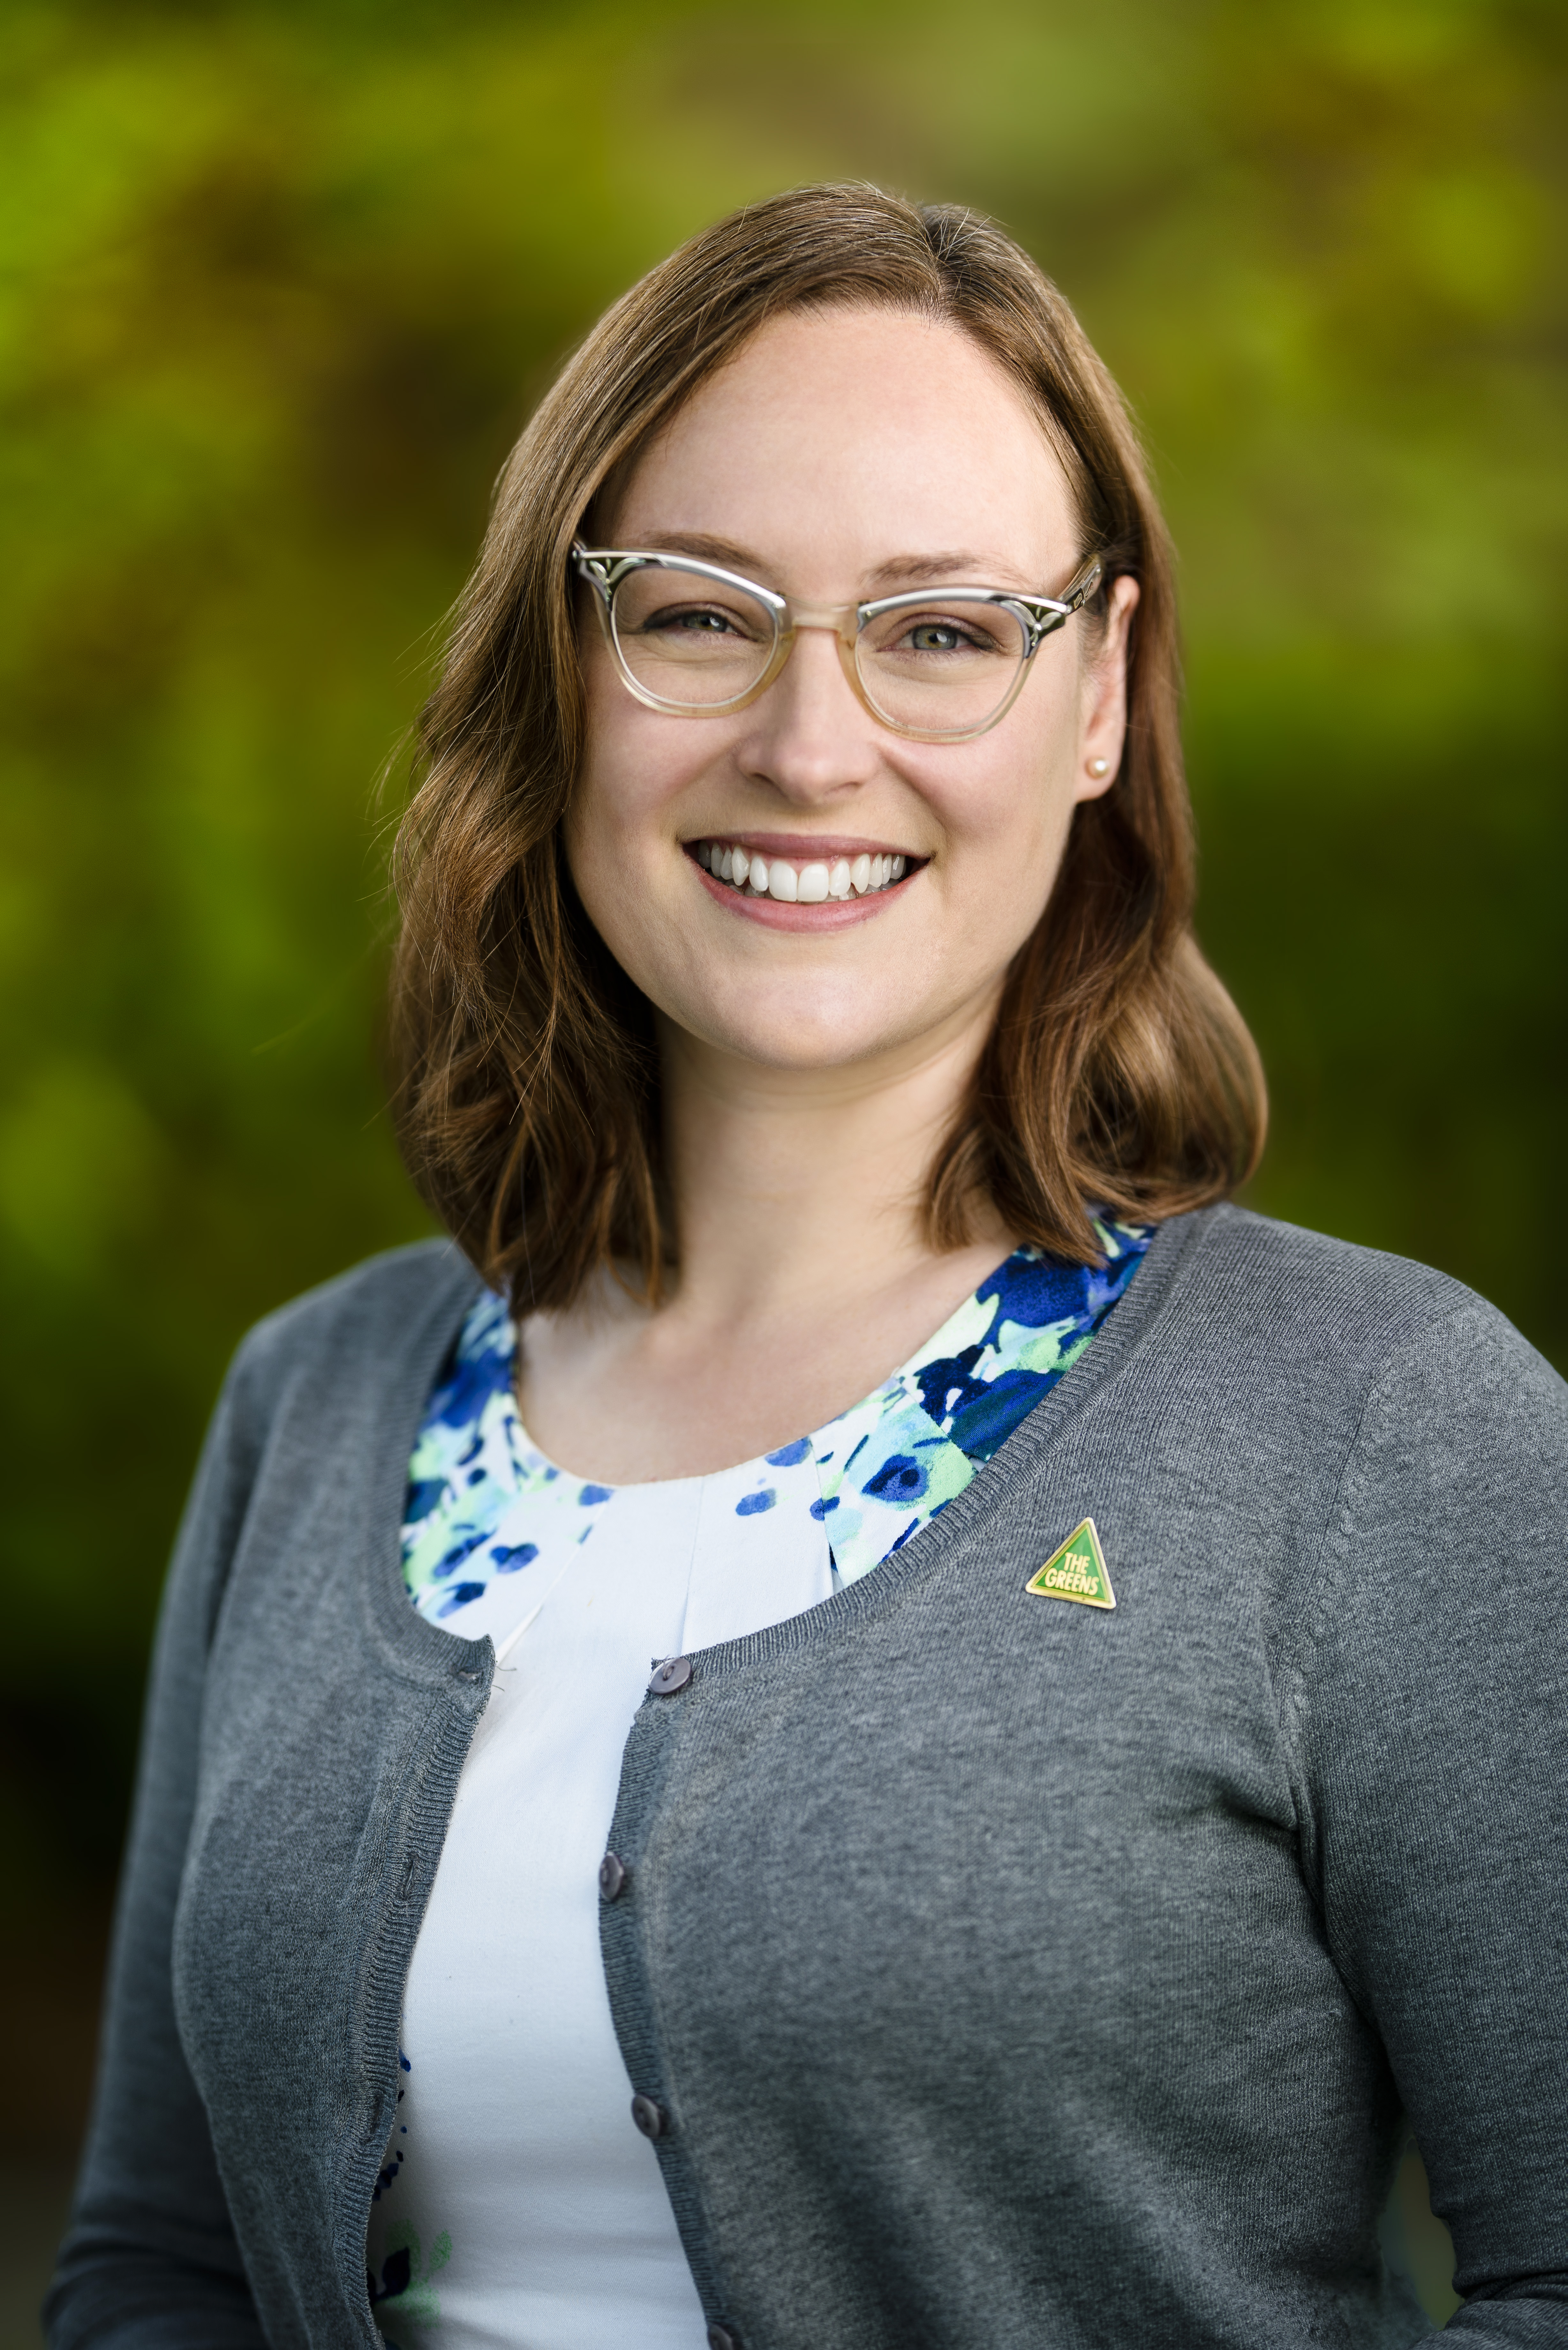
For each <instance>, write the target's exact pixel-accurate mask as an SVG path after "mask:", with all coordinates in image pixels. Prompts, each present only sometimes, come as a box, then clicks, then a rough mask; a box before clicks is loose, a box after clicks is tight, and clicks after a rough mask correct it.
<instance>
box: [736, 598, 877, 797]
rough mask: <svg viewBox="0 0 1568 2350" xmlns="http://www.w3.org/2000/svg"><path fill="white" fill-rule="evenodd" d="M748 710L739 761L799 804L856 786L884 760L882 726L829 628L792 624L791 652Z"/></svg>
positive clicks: (747, 772)
mask: <svg viewBox="0 0 1568 2350" xmlns="http://www.w3.org/2000/svg"><path fill="white" fill-rule="evenodd" d="M745 715H746V717H747V718H748V719H749V720H750V721H751V724H750V725H749V726H748V728H747V730H746V733H745V734H744V736H743V737H742V741H741V743H740V745H739V755H740V760H741V764H742V767H743V768H744V770H745V772H746V774H747V775H754V776H756V777H758V778H759V779H760V780H762V781H763V782H766V783H770V784H772V785H773V786H774V790H775V791H778V792H780V793H782V794H783V795H784V798H785V799H787V800H790V801H792V802H794V804H795V805H796V806H812V805H815V804H816V803H818V802H820V801H824V800H830V799H832V798H834V797H835V796H836V795H837V794H838V793H840V792H845V791H853V790H855V789H856V788H857V786H858V785H861V784H866V783H869V782H870V780H871V778H872V776H873V775H876V773H877V769H878V767H879V766H880V765H881V764H882V757H883V752H882V745H881V743H879V741H878V740H877V736H878V733H879V732H880V730H879V729H878V727H877V723H876V721H875V719H873V718H872V716H871V714H870V712H868V711H867V710H866V709H865V708H864V707H863V706H862V704H861V703H860V702H859V701H858V700H857V697H856V694H855V691H854V689H853V687H852V686H851V685H850V682H849V680H848V678H847V677H846V674H845V670H844V661H843V657H842V655H841V653H840V650H839V640H838V637H837V634H836V631H835V630H834V629H832V628H829V627H826V626H823V625H821V624H809V623H808V624H807V625H805V626H804V627H802V626H799V625H798V624H797V629H796V634H795V639H794V648H793V650H792V651H791V653H790V657H789V659H788V660H787V661H786V662H785V663H784V668H783V670H782V671H780V673H779V675H778V676H777V677H775V678H774V681H773V683H772V685H770V686H769V688H768V690H767V691H766V692H765V693H764V694H763V696H762V698H761V699H760V700H759V701H757V702H753V705H752V707H751V709H750V710H749V711H747V712H746V713H745Z"/></svg>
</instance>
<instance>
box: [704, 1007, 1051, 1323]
mask: <svg viewBox="0 0 1568 2350" xmlns="http://www.w3.org/2000/svg"><path fill="white" fill-rule="evenodd" d="M993 1011H994V1006H993V1005H992V1003H991V1002H989V1001H987V1002H986V1003H983V1004H981V1005H980V1006H978V1007H977V1006H972V1005H971V1006H966V1007H965V1009H964V1011H963V1013H962V1014H960V1015H959V1016H958V1017H956V1018H955V1019H954V1020H953V1021H952V1022H951V1023H950V1024H949V1025H948V1026H947V1027H946V1028H945V1029H943V1030H942V1031H940V1032H939V1033H938V1034H937V1035H929V1036H925V1037H922V1038H921V1039H920V1040H919V1044H918V1045H914V1046H911V1047H909V1048H908V1049H907V1050H904V1051H901V1052H898V1051H896V1052H893V1053H890V1054H888V1055H880V1056H878V1058H877V1062H876V1063H875V1064H870V1065H867V1064H859V1065H857V1066H853V1067H849V1068H839V1069H821V1070H816V1069H814V1070H801V1069H778V1068H767V1067H763V1066H759V1065H758V1064H756V1063H754V1062H749V1061H744V1060H742V1059H740V1058H739V1057H738V1056H736V1055H732V1054H729V1053H726V1052H724V1051H723V1050H722V1049H721V1048H719V1047H716V1046H712V1045H707V1044H704V1043H703V1042H701V1040H699V1039H697V1038H694V1037H692V1036H691V1035H689V1034H688V1033H687V1032H685V1031H684V1030H680V1029H677V1028H675V1027H673V1026H672V1025H670V1024H668V1023H661V1033H660V1053H661V1062H662V1072H663V1088H664V1121H665V1149H666V1153H667V1163H668V1165H669V1168H670V1180H671V1187H672V1190H673V1192H674V1197H675V1203H676V1221H677V1239H678V1243H679V1247H680V1280H679V1285H678V1290H677V1295H676V1311H677V1313H678V1315H679V1318H680V1321H681V1322H683V1323H686V1324H687V1325H688V1326H691V1325H693V1324H695V1325H709V1324H711V1325H713V1326H717V1327H720V1328H722V1329H724V1330H726V1331H730V1332H733V1331H734V1330H735V1329H736V1328H737V1326H740V1325H742V1324H750V1325H751V1326H753V1327H756V1326H758V1325H763V1326H766V1325H769V1324H776V1323H777V1322H779V1321H780V1320H784V1321H794V1319H795V1318H797V1317H798V1316H799V1315H800V1314H801V1312H802V1310H803V1309H805V1311H807V1312H808V1313H809V1312H812V1311H814V1310H815V1309H816V1308H818V1307H820V1308H823V1309H826V1310H828V1311H833V1310H835V1309H836V1310H837V1311H838V1312H842V1311H843V1309H844V1307H845V1306H846V1305H853V1303H854V1301H855V1300H856V1299H857V1298H868V1297H870V1296H872V1295H875V1294H877V1293H878V1292H880V1291H883V1290H885V1289H887V1288H888V1287H896V1286H897V1285H898V1284H900V1283H901V1282H903V1281H905V1280H907V1279H908V1277H909V1274H910V1273H911V1272H913V1271H914V1270H915V1268H916V1267H917V1266H918V1265H919V1264H921V1263H929V1260H930V1259H931V1257H932V1254H933V1252H932V1250H931V1247H930V1244H929V1241H928V1240H927V1238H926V1235H925V1229H924V1219H923V1215H922V1207H923V1201H924V1194H925V1188H926V1180H927V1176H928V1172H929V1169H930V1166H931V1164H932V1161H933V1159H934V1158H935V1156H936V1153H937V1151H938V1149H940V1145H941V1143H942V1140H943V1139H944V1137H945V1136H946V1134H947V1133H948V1131H949V1129H950V1127H951V1125H952V1122H953V1119H954V1118H955V1117H956V1115H957V1113H958V1111H959V1108H960V1106H961V1102H962V1099H963V1097H964V1095H965V1093H966V1091H967V1089H968V1087H969V1085H970V1082H971V1077H972V1076H973V1073H974V1068H975V1064H976V1062H977V1060H978V1059H979V1056H980V1054H981V1050H982V1049H983V1046H984V1043H985V1038H986V1035H987V1033H988V1032H989V1028H990V1025H991V1021H992V1016H993ZM972 1239H973V1242H974V1244H975V1245H976V1246H977V1247H979V1248H980V1249H981V1252H982V1253H985V1252H987V1251H990V1252H993V1253H1004V1252H1005V1249H1006V1246H1007V1240H1006V1235H1005V1234H1004V1232H1003V1231H1002V1226H1001V1224H1000V1222H998V1221H997V1219H996V1218H995V1217H994V1215H993V1214H992V1213H991V1211H989V1210H988V1209H985V1208H983V1207H982V1208H981V1210H980V1211H978V1212H977V1214H976V1216H975V1219H974V1226H973V1232H972ZM966 1253H967V1252H966Z"/></svg>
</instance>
